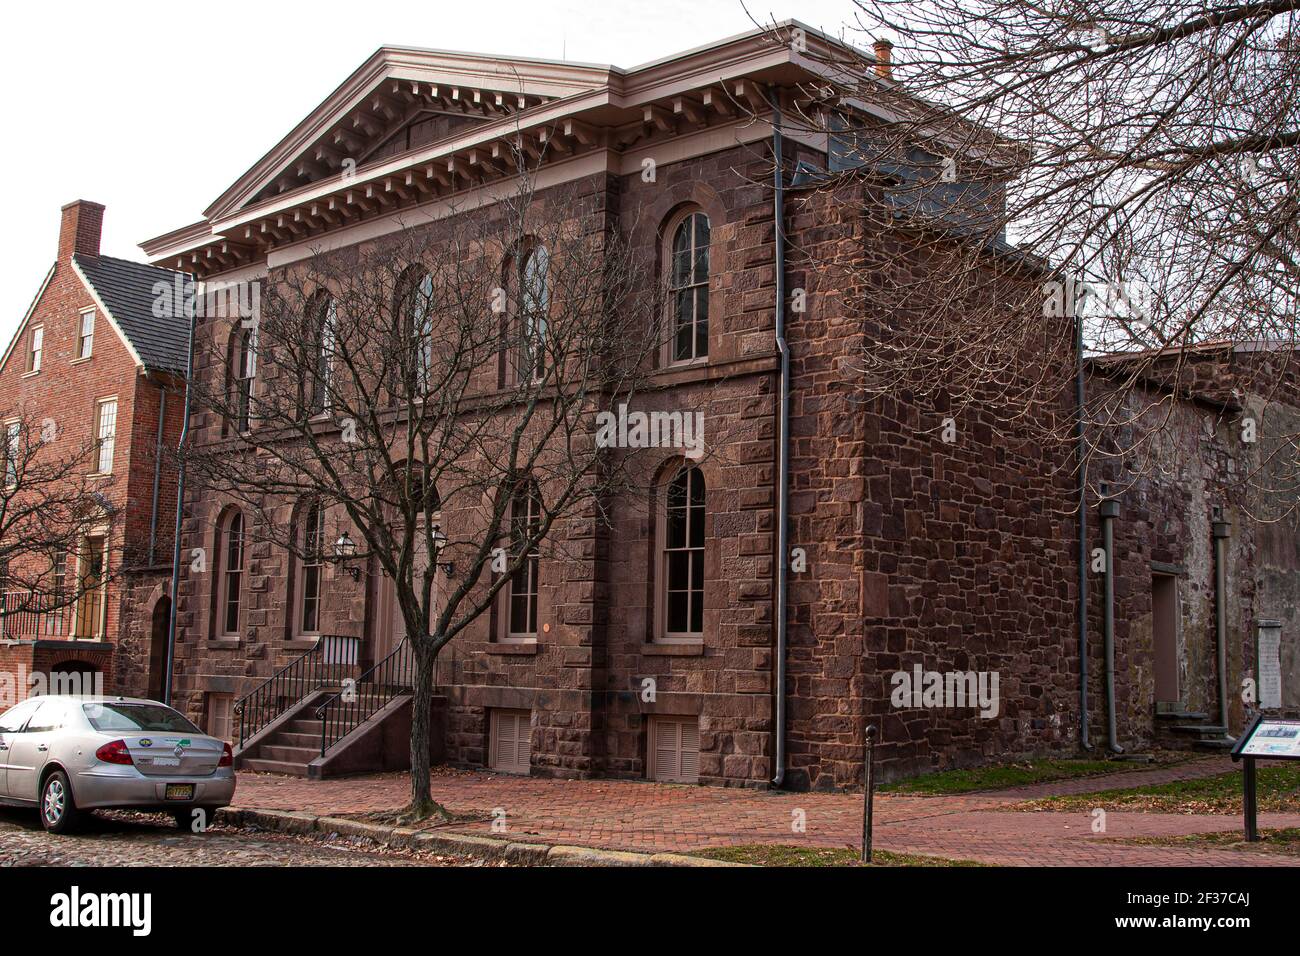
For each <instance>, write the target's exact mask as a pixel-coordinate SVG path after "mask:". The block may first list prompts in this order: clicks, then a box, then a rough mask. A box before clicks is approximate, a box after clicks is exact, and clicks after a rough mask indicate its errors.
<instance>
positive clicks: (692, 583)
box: [658, 466, 706, 641]
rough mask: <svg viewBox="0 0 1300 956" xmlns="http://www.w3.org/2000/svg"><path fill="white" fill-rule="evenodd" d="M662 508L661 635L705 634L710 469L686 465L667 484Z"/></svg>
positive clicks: (684, 638) (674, 638) (699, 636)
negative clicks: (706, 480) (707, 480)
mask: <svg viewBox="0 0 1300 956" xmlns="http://www.w3.org/2000/svg"><path fill="white" fill-rule="evenodd" d="M664 499H665V500H664V504H663V508H662V509H661V511H660V524H659V532H660V537H659V540H660V542H661V544H660V561H659V574H660V576H661V577H660V582H659V586H658V594H659V639H660V640H664V641H699V640H701V639H702V638H703V636H704V521H705V510H706V509H705V486H704V474H703V472H701V471H700V469H698V468H694V467H689V466H688V467H683V468H682V469H681V470H679V471H678V472H677V473H676V474H675V475H674V476H673V477H672V478H671V479H670V480H669V481H668V483H667V485H666V486H665V487H664Z"/></svg>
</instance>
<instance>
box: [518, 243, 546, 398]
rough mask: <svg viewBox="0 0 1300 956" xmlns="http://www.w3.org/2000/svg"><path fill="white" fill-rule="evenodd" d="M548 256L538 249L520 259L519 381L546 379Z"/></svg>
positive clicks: (542, 249)
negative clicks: (520, 328)
mask: <svg viewBox="0 0 1300 956" xmlns="http://www.w3.org/2000/svg"><path fill="white" fill-rule="evenodd" d="M550 264H551V256H550V253H549V252H547V251H546V247H545V246H538V247H537V248H535V249H533V250H532V251H531V252H529V253H528V256H527V258H525V259H524V268H523V272H522V273H521V275H520V308H521V310H522V312H523V315H522V316H521V318H522V322H523V328H522V332H523V335H522V338H521V354H520V356H519V370H520V376H521V378H531V379H532V380H534V381H537V380H540V379H542V378H545V377H546V346H547V341H546V339H547V332H548V323H549V319H550V314H551V290H550V285H549V282H550V275H549V273H550Z"/></svg>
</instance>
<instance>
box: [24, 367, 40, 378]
mask: <svg viewBox="0 0 1300 956" xmlns="http://www.w3.org/2000/svg"><path fill="white" fill-rule="evenodd" d="M40 374H41V370H40V369H38V368H37V369H32V371H30V372H23V374H22V377H23V378H34V377H36V376H37V375H40Z"/></svg>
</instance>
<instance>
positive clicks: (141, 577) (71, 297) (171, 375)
mask: <svg viewBox="0 0 1300 956" xmlns="http://www.w3.org/2000/svg"><path fill="white" fill-rule="evenodd" d="M103 217H104V207H103V206H101V205H99V204H98V203H93V202H87V201H85V200H79V201H77V202H72V203H69V204H68V205H66V206H64V207H63V211H62V220H61V226H60V231H59V247H58V256H57V258H56V259H55V261H54V264H53V265H52V266H51V267H50V270H49V273H48V274H47V275H46V277H45V279H44V281H43V282H42V284H41V287H40V290H39V292H38V293H37V295H36V298H35V300H34V301H33V302H32V305H31V307H30V308H29V310H28V312H27V314H26V315H25V316H24V317H23V320H22V322H21V324H20V325H19V327H18V330H17V332H16V333H15V335H14V338H13V340H12V341H11V342H10V343H9V346H8V348H7V349H6V351H5V353H4V357H3V359H2V360H0V394H3V395H4V396H5V398H4V408H5V414H7V415H12V416H15V418H14V421H15V423H16V422H17V421H18V420H19V419H21V420H23V421H28V422H44V423H48V425H49V427H50V432H51V435H52V436H55V437H51V439H50V440H49V441H48V442H46V447H47V448H48V449H49V454H51V455H65V456H67V457H68V458H69V459H73V458H76V456H77V455H78V453H79V452H78V449H81V448H88V449H93V450H92V451H91V453H90V454H89V455H88V457H87V458H86V459H85V465H84V471H85V472H86V473H88V474H89V475H90V477H89V482H90V486H91V489H90V490H91V491H92V493H93V494H94V495H95V496H96V498H97V507H98V508H99V509H100V510H101V511H102V513H103V517H104V522H103V524H102V528H101V527H91V528H89V529H88V533H87V535H86V536H85V537H84V538H83V539H82V540H81V541H80V542H60V544H67V545H69V546H68V547H67V549H66V550H65V551H64V552H63V553H60V554H57V555H54V556H53V564H54V566H55V567H56V568H57V570H56V571H55V572H54V574H53V575H52V576H51V577H49V578H48V579H47V578H45V577H40V576H41V575H42V574H43V572H41V571H36V572H34V573H33V575H29V576H26V577H27V578H28V580H31V579H34V578H37V577H40V580H41V582H42V584H43V585H44V586H46V590H48V591H49V592H50V593H46V594H41V595H37V598H36V600H34V601H33V600H32V599H31V597H30V596H29V595H19V594H15V593H7V594H6V596H5V598H6V609H7V610H8V609H10V608H13V607H18V606H22V607H23V608H24V610H23V612H22V613H16V614H6V615H5V618H4V622H3V623H4V631H5V642H4V643H3V644H0V671H2V672H3V673H4V674H5V675H8V676H9V677H10V678H11V679H12V680H13V681H14V686H15V687H17V686H18V685H19V684H21V683H23V681H22V680H21V679H20V678H19V677H18V676H17V675H19V674H24V675H35V674H39V675H44V677H45V679H46V680H47V681H48V680H49V679H50V677H49V675H50V674H52V673H60V672H76V673H92V674H98V675H101V676H102V678H103V684H104V688H105V690H106V691H109V692H113V693H125V694H140V695H150V696H153V697H159V696H161V695H162V692H163V685H164V670H165V663H166V661H165V652H166V645H167V621H168V616H169V609H170V601H169V598H168V596H167V595H168V591H169V590H170V574H171V566H172V542H173V533H172V532H173V528H174V526H175V513H176V469H175V464H174V461H173V460H169V457H168V455H167V454H166V453H165V449H167V448H174V447H175V444H176V442H177V441H178V440H179V437H180V430H181V424H182V421H183V414H182V409H183V398H184V386H185V370H186V356H187V353H188V334H189V326H188V322H187V321H186V320H185V319H184V317H183V316H181V315H179V314H178V315H175V316H167V317H159V316H158V315H157V314H155V310H154V307H153V304H154V301H155V299H156V294H155V290H154V286H155V284H157V283H160V282H161V283H164V284H165V285H167V286H171V285H172V283H173V282H174V281H175V280H176V279H177V278H178V275H177V273H174V272H172V271H171V270H168V269H163V268H159V267H156V266H150V265H146V264H144V263H139V262H130V261H127V260H124V259H117V258H114V257H112V256H106V255H102V254H101V253H100V235H101V229H102V225H103ZM73 478H75V479H77V480H78V481H79V479H80V478H81V475H80V474H77V475H75V476H73ZM69 480H70V481H71V480H72V479H69ZM78 488H80V485H79V484H78ZM69 493H72V492H71V491H70V492H69ZM10 570H15V571H16V570H18V569H10ZM16 577H23V576H22V575H16ZM74 582H75V586H74ZM65 589H66V593H68V594H75V595H76V598H75V601H73V602H71V603H68V602H62V601H60V600H59V599H57V596H56V594H55V592H64V591H65ZM43 607H48V608H51V609H50V610H48V611H42V610H40V609H41V608H43ZM26 689H28V690H30V689H31V687H28V688H26ZM22 690H23V689H22V688H19V693H20V694H21V691H22Z"/></svg>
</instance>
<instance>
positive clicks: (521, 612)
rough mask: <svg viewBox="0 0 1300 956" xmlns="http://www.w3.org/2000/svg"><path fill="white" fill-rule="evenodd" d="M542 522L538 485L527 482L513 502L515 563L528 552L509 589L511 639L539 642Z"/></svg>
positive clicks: (511, 578) (511, 579)
mask: <svg viewBox="0 0 1300 956" xmlns="http://www.w3.org/2000/svg"><path fill="white" fill-rule="evenodd" d="M541 523H542V502H541V496H540V494H539V492H538V490H537V485H536V483H535V482H532V481H528V482H526V483H525V484H524V486H523V487H522V488H520V489H519V490H518V491H516V492H515V495H514V497H513V498H512V499H511V501H510V555H511V558H512V560H513V559H514V558H515V557H517V556H518V555H520V554H524V553H525V551H526V557H525V558H524V562H523V564H521V565H520V566H519V568H518V570H516V571H515V573H514V574H513V575H511V577H510V584H509V585H508V586H507V589H506V590H507V615H506V637H507V638H508V639H510V640H536V639H537V571H538V565H539V562H538V547H537V543H536V542H535V541H533V543H532V544H531V545H530V544H529V542H530V541H531V540H532V539H535V538H536V536H537V531H538V529H539V528H540V527H541Z"/></svg>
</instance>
